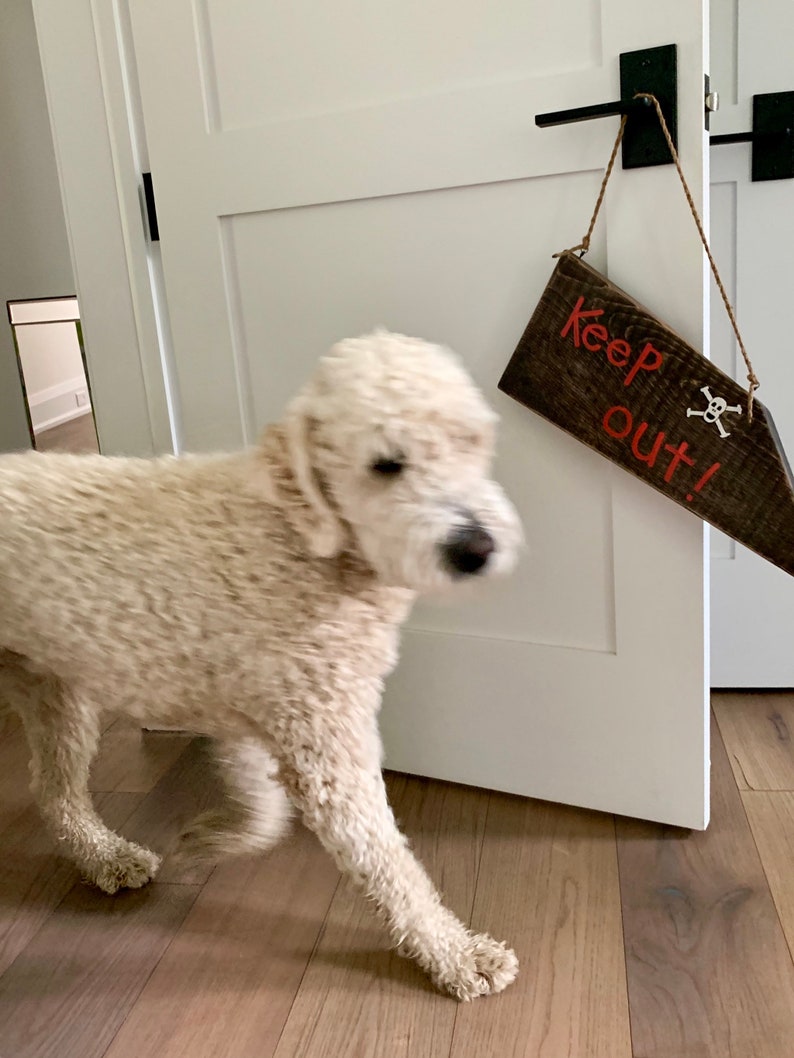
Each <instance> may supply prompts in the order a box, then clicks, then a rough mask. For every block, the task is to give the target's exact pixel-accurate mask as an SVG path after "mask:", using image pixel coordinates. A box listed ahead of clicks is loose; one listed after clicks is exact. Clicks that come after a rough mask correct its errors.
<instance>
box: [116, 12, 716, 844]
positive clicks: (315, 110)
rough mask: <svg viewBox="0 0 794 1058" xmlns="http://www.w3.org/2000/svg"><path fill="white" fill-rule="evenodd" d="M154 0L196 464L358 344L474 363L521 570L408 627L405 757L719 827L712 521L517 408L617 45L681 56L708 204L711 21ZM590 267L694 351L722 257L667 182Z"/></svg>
mask: <svg viewBox="0 0 794 1058" xmlns="http://www.w3.org/2000/svg"><path fill="white" fill-rule="evenodd" d="M638 6H639V5H635V4H633V3H631V2H630V0H604V2H603V3H602V4H600V5H597V4H593V3H591V2H589V0H566V2H565V3H561V4H557V5H551V6H549V5H545V6H544V7H543V8H541V7H540V6H539V5H527V4H523V3H522V4H519V3H508V4H503V5H501V6H500V7H499V9H498V14H496V15H495V14H494V8H493V5H486V4H485V3H484V2H475V0H465V2H464V3H463V4H461V3H456V4H454V5H452V4H451V3H442V4H438V5H430V7H428V5H420V4H414V3H411V4H404V5H385V4H382V5H375V7H374V8H373V7H370V8H360V7H359V6H357V5H356V6H354V5H352V4H348V5H345V8H348V7H349V12H348V16H347V20H345V17H344V15H343V13H342V11H340V9H339V7H338V5H337V7H336V8H335V9H334V15H333V18H331V16H330V15H327V14H326V13H324V12H322V11H319V10H318V9H317V5H311V6H310V5H307V4H304V3H301V4H293V5H278V4H274V3H261V2H260V3H253V0H251V2H247V3H243V2H238V3H236V4H222V3H220V2H212V0H207V2H200V0H196V2H195V3H194V4H190V3H188V2H187V0H180V2H174V3H172V4H170V5H169V16H168V18H167V19H166V20H165V21H164V17H163V12H162V11H161V10H155V9H154V8H153V6H152V5H151V4H149V3H145V2H143V0H132V2H131V15H132V26H133V37H134V51H135V57H136V61H137V65H138V73H139V75H140V84H141V91H142V103H143V115H144V124H145V128H146V137H147V143H148V148H149V154H150V158H151V164H152V172H153V178H154V184H155V190H156V194H157V200H158V213H159V220H160V232H161V238H162V256H163V266H164V271H165V281H166V288H167V297H168V305H169V316H170V324H171V331H172V334H173V340H174V351H175V358H176V362H177V371H178V384H179V396H180V403H181V412H182V421H183V423H184V427H185V442H186V445H187V447H192V448H212V447H216V446H220V447H229V446H232V445H235V444H239V443H242V442H252V441H253V440H254V438H255V437H256V433H257V431H258V430H259V428H260V427H261V426H262V424H263V423H265V422H266V421H268V420H269V419H272V418H274V417H276V416H278V415H279V413H280V411H281V409H282V408H283V406H284V402H285V401H286V400H287V399H288V398H289V396H290V395H291V394H292V393H293V392H294V391H295V389H296V387H297V386H298V385H299V384H300V383H301V382H302V381H303V380H304V379H305V378H306V377H307V375H308V374H309V372H310V371H311V368H312V365H313V362H314V361H315V359H316V358H317V356H318V355H319V354H321V353H322V352H323V351H324V350H325V349H326V348H327V347H328V346H329V345H330V344H331V343H332V342H333V341H335V340H336V339H338V338H340V337H343V336H346V335H350V334H357V333H361V332H363V331H366V330H369V329H371V328H372V327H374V326H377V325H384V326H387V327H389V328H392V329H395V330H399V331H403V332H408V333H413V334H419V335H421V336H423V337H427V338H430V339H435V340H437V341H441V342H443V343H445V344H449V345H451V346H452V347H453V348H456V349H457V350H458V351H459V352H460V353H461V354H462V355H463V357H464V358H465V360H466V362H467V364H468V366H469V368H470V369H471V371H472V373H473V374H474V376H475V378H476V380H477V382H478V383H479V384H480V385H481V386H482V388H483V389H484V390H485V392H486V395H487V397H488V399H489V400H490V401H491V403H493V404H494V405H495V406H496V407H497V409H498V411H499V412H500V414H501V416H502V432H501V440H500V453H499V459H498V467H497V474H498V477H499V478H500V480H501V481H503V482H504V484H505V486H506V487H507V489H508V491H509V492H510V493H511V495H512V496H513V498H514V499H515V501H516V504H517V506H518V508H519V511H520V513H521V516H522V518H523V520H524V522H525V525H526V528H527V533H528V536H529V540H530V551H529V554H528V556H527V557H526V559H525V560H524V562H523V563H522V565H521V566H520V568H519V570H518V572H517V573H516V575H515V576H514V577H513V578H512V579H511V580H510V581H508V582H505V583H503V584H499V585H493V586H492V587H489V588H488V589H486V590H484V591H483V592H482V593H481V595H479V597H473V598H471V599H469V600H462V601H461V600H458V601H457V602H455V603H451V602H448V603H446V604H444V605H438V604H431V603H430V602H427V601H426V602H424V603H423V604H422V605H421V606H419V607H418V608H417V610H416V612H415V614H414V615H413V617H412V619H411V622H410V625H409V631H408V633H407V635H406V638H405V644H404V651H403V659H402V662H401V664H400V666H399V669H398V671H397V673H396V674H395V676H394V678H393V679H392V681H391V682H390V685H389V688H388V692H387V696H386V701H385V705H384V714H383V729H384V737H385V741H386V747H387V763H388V764H389V766H391V767H395V768H399V769H403V770H407V771H414V772H420V773H424V774H428V775H435V776H440V777H444V778H448V779H453V780H458V781H463V782H469V783H476V784H479V785H485V786H491V787H496V788H500V789H507V790H513V791H516V792H520V793H524V794H533V795H536V796H540V797H548V798H553V799H556V800H562V801H569V802H574V803H578V804H584V805H591V806H594V807H599V808H603V809H607V810H610V811H618V812H623V813H626V814H633V815H641V816H646V817H649V818H657V819H665V820H668V821H671V822H677V823H682V824H685V825H692V826H702V825H704V823H705V819H706V817H707V791H706V771H707V765H706V760H707V743H706V737H707V736H706V724H705V708H706V705H705V684H706V662H705V630H704V629H705V625H704V621H705V597H704V587H703V530H702V525H701V523H699V522H698V521H697V520H696V519H694V518H693V517H692V516H691V515H689V514H687V513H686V512H684V511H680V510H678V509H677V508H675V507H674V506H673V505H671V504H669V503H666V502H665V501H664V500H662V499H661V498H660V497H658V496H656V495H655V494H654V493H653V492H651V491H650V490H648V489H647V488H645V487H643V486H642V485H640V484H639V483H638V482H636V481H634V480H633V479H631V478H629V476H628V475H626V474H625V473H624V472H622V471H620V470H617V469H616V468H614V467H612V466H611V465H610V464H609V463H607V462H606V461H604V460H603V459H601V458H600V457H598V456H597V455H595V454H594V453H592V452H590V451H589V450H587V449H585V448H584V447H582V446H581V445H579V444H577V443H576V442H574V441H573V440H572V439H571V438H569V437H567V436H566V435H564V434H562V433H560V432H559V431H557V430H555V429H554V428H553V427H551V426H550V425H549V424H547V423H545V422H543V421H541V420H540V419H539V418H537V417H535V416H533V415H532V414H531V413H529V412H528V411H526V410H525V409H523V408H520V407H519V406H518V405H517V404H515V403H513V402H512V401H510V400H509V399H508V398H506V397H504V396H503V395H502V394H500V393H498V391H497V389H496V382H497V380H498V378H499V376H500V374H501V371H502V369H503V367H504V365H505V364H506V362H507V360H508V358H509V356H510V354H511V353H512V350H513V348H514V346H515V344H516V341H517V339H518V337H519V336H520V334H521V333H522V331H523V329H524V326H525V325H526V322H527V320H528V318H529V316H530V314H531V312H532V310H533V308H534V306H535V304H536V302H537V299H538V297H539V295H540V293H541V291H542V289H543V286H544V285H545V283H546V281H547V279H548V277H549V275H550V272H551V269H552V266H553V261H552V259H551V254H552V253H553V252H554V251H555V250H558V249H561V248H562V247H564V246H566V245H571V244H572V243H575V242H576V241H578V239H579V237H580V235H581V233H582V231H583V230H584V228H585V227H586V225H587V220H588V218H589V216H590V212H591V210H592V206H593V203H594V201H595V198H596V195H597V193H598V188H599V186H600V181H601V177H602V173H603V166H604V163H605V161H606V159H607V157H608V154H609V149H610V146H611V143H612V140H613V138H614V135H615V132H616V122H615V121H614V120H612V121H605V122H601V123H597V122H594V123H588V124H582V125H577V126H574V127H569V128H565V129H562V128H561V129H551V130H545V131H541V130H539V129H537V128H536V127H535V126H534V115H535V114H536V113H538V112H540V111H543V110H552V109H558V108H562V107H565V106H574V105H584V104H587V103H594V102H601V101H605V100H607V99H613V98H615V93H616V92H617V90H618V88H617V84H618V54H619V52H620V51H621V50H634V49H636V48H640V47H648V46H653V45H657V44H664V43H669V42H671V41H675V42H676V43H677V44H678V45H679V66H680V69H681V83H680V99H679V106H680V110H681V129H680V144H681V152H682V157H683V160H684V164H685V166H686V169H687V173H688V176H689V177H690V180H691V182H692V185H693V188H694V190H695V194H696V197H698V198H699V199H701V200H702V189H703V178H704V138H703V128H702V86H703V80H702V78H703V28H702V10H701V8H700V5H699V4H692V3H691V0H676V2H674V3H670V4H667V5H666V6H665V9H664V12H663V13H661V12H656V11H648V10H647V9H646V6H645V5H642V10H641V11H640V10H638ZM613 184H614V186H612V187H611V189H610V197H609V201H608V204H607V206H606V208H605V210H604V215H603V218H602V222H601V225H600V227H599V228H598V229H597V231H596V237H595V239H594V243H593V250H592V252H591V257H590V260H591V261H592V263H593V264H594V265H595V266H596V267H600V268H602V269H605V268H606V267H607V262H609V270H610V274H611V276H612V278H613V279H615V281H616V282H618V283H622V284H624V285H626V286H628V288H629V289H630V290H631V291H632V292H633V293H634V294H635V295H636V296H637V297H638V298H639V299H640V300H642V301H644V302H645V303H647V304H648V305H649V306H651V307H656V308H657V310H658V311H659V313H660V314H662V315H664V317H665V319H666V320H667V321H668V322H669V323H670V324H671V325H673V326H675V327H677V328H678V329H679V330H680V331H681V332H682V333H683V334H684V335H685V336H686V337H687V338H688V339H689V340H690V341H692V342H694V343H695V344H696V345H701V346H702V342H703V305H704V279H703V268H702V255H701V252H700V250H699V244H698V240H697V234H696V232H695V230H694V227H693V226H692V222H691V218H690V217H689V214H688V211H687V209H686V205H685V203H684V200H683V196H682V195H681V190H680V187H679V186H678V184H677V182H676V177H675V173H674V170H673V169H672V167H665V168H663V169H658V170H645V171H642V172H631V173H625V174H624V173H622V172H621V171H619V170H618V171H617V172H616V173H615V175H614V177H613Z"/></svg>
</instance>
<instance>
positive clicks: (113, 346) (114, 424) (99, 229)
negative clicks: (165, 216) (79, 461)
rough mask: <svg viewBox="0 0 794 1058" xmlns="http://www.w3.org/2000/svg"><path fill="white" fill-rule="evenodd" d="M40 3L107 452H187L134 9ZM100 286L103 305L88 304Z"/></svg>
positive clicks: (44, 56) (44, 60)
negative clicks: (132, 43)
mask: <svg viewBox="0 0 794 1058" xmlns="http://www.w3.org/2000/svg"><path fill="white" fill-rule="evenodd" d="M32 3H33V14H34V19H35V23H36V34H37V37H38V44H39V53H40V55H41V65H42V72H43V75H44V86H45V93H46V97H47V106H48V109H49V114H50V127H51V130H52V137H53V144H54V147H55V158H56V164H57V169H58V178H59V182H60V186H61V198H62V201H63V210H64V216H65V219H66V231H67V236H68V239H69V249H70V253H71V257H72V267H73V269H74V276H75V285H76V288H77V296H78V300H79V303H80V310H81V316H82V322H83V327H84V335H85V343H86V361H87V366H88V376H89V378H90V384H91V391H92V396H93V398H94V401H95V404H94V413H95V418H96V426H97V433H98V435H99V440H100V446H101V450H102V452H103V453H105V454H122V453H123V454H130V455H141V456H146V455H154V454H159V453H165V452H177V451H179V428H178V420H179V415H178V408H177V406H176V398H175V387H173V386H171V385H170V382H169V378H171V377H173V375H172V373H171V372H170V360H169V335H168V321H167V316H166V314H165V302H164V299H163V297H162V290H163V287H162V284H161V282H160V278H159V261H158V256H159V255H158V253H157V247H156V244H152V243H151V242H150V241H149V239H148V234H147V231H146V227H145V221H144V216H145V211H144V207H143V200H142V192H141V187H140V173H141V172H142V171H143V170H144V169H145V168H146V161H147V158H146V145H145V141H144V140H143V137H142V136H141V134H140V132H141V123H140V120H139V113H140V111H139V106H138V100H137V85H136V83H135V79H134V71H132V70H131V69H130V64H128V63H126V62H125V55H124V54H123V51H124V48H125V42H127V41H129V36H128V27H127V26H126V24H125V21H124V19H125V17H126V12H125V11H124V10H123V8H124V5H117V4H114V3H113V2H112V0H72V2H71V3H69V4H64V3H62V0H32ZM100 284H101V288H102V290H103V291H104V292H105V295H104V296H103V298H102V299H101V300H100V299H97V298H92V297H87V296H86V297H84V296H83V293H84V292H87V291H93V290H96V289H97V288H98V286H99V285H100ZM119 394H122V395H123V401H120V400H119Z"/></svg>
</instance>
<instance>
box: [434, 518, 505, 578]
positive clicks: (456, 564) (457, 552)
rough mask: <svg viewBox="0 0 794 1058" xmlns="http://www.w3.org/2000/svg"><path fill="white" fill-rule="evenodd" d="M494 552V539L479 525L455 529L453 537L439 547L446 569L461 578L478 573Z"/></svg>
mask: <svg viewBox="0 0 794 1058" xmlns="http://www.w3.org/2000/svg"><path fill="white" fill-rule="evenodd" d="M495 550H496V542H495V540H494V538H493V537H492V536H491V534H490V533H489V532H487V531H486V530H485V529H483V528H482V526H480V525H467V526H463V527H462V528H460V529H457V530H456V531H455V534H454V536H452V537H451V538H450V539H449V540H448V541H447V542H446V543H445V544H442V545H441V554H442V555H443V558H444V563H445V564H446V566H447V568H448V569H449V570H450V571H451V572H452V573H454V574H458V575H461V576H467V575H469V574H472V573H480V572H481V571H482V570H483V569H484V568H485V566H486V564H487V562H488V559H489V558H490V557H491V555H492V554H493V553H494V551H495Z"/></svg>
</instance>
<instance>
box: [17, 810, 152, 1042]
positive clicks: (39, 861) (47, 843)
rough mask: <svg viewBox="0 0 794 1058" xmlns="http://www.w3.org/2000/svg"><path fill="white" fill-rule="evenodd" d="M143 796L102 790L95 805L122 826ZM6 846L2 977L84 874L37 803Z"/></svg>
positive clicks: (112, 823)
mask: <svg viewBox="0 0 794 1058" xmlns="http://www.w3.org/2000/svg"><path fill="white" fill-rule="evenodd" d="M140 800H141V798H140V795H136V794H101V795H99V796H98V797H97V798H96V801H95V803H96V806H97V809H98V811H99V812H100V814H101V815H102V817H103V819H104V820H105V822H106V823H107V824H108V826H110V827H112V828H113V829H118V828H119V827H121V826H122V825H123V824H124V823H125V822H126V820H127V819H128V818H129V816H130V815H131V814H132V812H133V811H134V810H135V808H136V807H137V806H138V803H139V801H140ZM0 850H2V851H1V852H0V855H2V860H1V861H0V862H2V870H0V975H1V974H3V973H4V972H5V970H7V969H8V967H9V966H10V965H11V964H12V963H13V961H14V959H16V957H17V955H19V953H20V952H21V951H23V950H24V948H25V947H26V945H27V944H29V943H30V941H31V940H32V939H33V937H35V935H36V934H37V933H38V931H39V929H40V928H41V927H42V926H43V925H44V923H45V922H46V921H47V919H48V918H49V917H50V915H51V914H52V912H53V911H54V910H55V908H56V907H57V906H58V905H59V904H60V902H61V901H62V900H63V898H64V897H65V896H66V894H67V893H68V892H69V890H70V889H71V888H72V887H73V886H74V885H75V883H76V882H78V881H79V878H80V876H79V873H78V871H77V868H76V867H75V866H74V865H73V864H72V863H70V862H69V861H68V860H65V859H63V857H61V856H59V855H58V853H57V851H56V850H55V848H54V847H53V844H52V840H51V838H50V837H49V835H48V834H47V833H46V832H45V830H44V824H43V823H42V821H41V817H40V816H39V813H38V809H37V808H36V807H35V806H34V805H32V804H31V805H30V806H29V807H28V808H27V809H26V810H25V811H24V812H23V813H22V814H21V815H20V816H19V817H18V818H17V819H15V820H14V821H13V822H12V823H11V824H9V826H7V827H6V828H4V829H3V830H2V831H0ZM1 981H2V977H0V982H1ZM2 1053H3V1052H2V1049H0V1055H2Z"/></svg>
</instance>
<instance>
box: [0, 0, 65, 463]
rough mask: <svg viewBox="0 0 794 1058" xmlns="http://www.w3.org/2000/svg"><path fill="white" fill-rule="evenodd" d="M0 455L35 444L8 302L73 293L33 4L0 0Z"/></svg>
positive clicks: (28, 1) (27, 0)
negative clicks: (29, 421) (29, 431)
mask: <svg viewBox="0 0 794 1058" xmlns="http://www.w3.org/2000/svg"><path fill="white" fill-rule="evenodd" d="M0 4H1V6H2V16H1V19H0V23H1V31H0V145H1V149H2V166H1V169H0V173H1V175H0V451H9V450H13V449H19V448H25V447H28V446H29V445H30V438H29V434H28V429H27V420H26V416H25V406H24V399H23V396H22V387H21V385H20V382H19V374H18V370H17V363H16V354H15V352H14V340H13V335H12V332H11V325H10V324H9V323H8V320H7V317H6V313H5V304H6V302H7V301H9V300H15V299H23V298H47V297H56V296H60V295H64V294H73V293H74V292H75V286H74V279H73V275H72V265H71V260H70V256H69V246H68V243H67V238H66V225H65V222H64V217H63V208H62V205H61V194H60V189H59V186H58V176H57V171H56V167H55V152H54V149H53V145H52V135H51V133H50V123H49V117H48V114H47V104H46V100H45V97H44V83H43V79H42V73H41V62H40V59H39V50H38V44H37V41H36V31H35V27H34V23H33V10H32V5H31V0H0Z"/></svg>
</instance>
